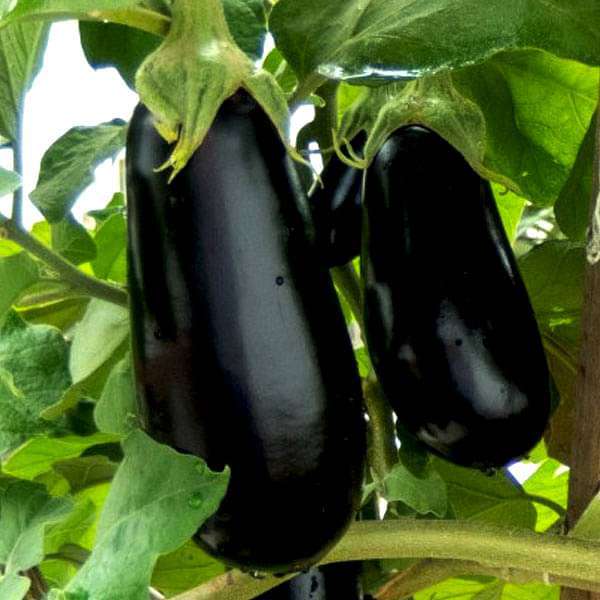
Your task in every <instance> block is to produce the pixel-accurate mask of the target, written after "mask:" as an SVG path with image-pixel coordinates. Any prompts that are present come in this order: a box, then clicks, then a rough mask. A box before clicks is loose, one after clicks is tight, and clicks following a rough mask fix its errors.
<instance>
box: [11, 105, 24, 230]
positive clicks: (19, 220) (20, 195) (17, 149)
mask: <svg viewBox="0 0 600 600" xmlns="http://www.w3.org/2000/svg"><path fill="white" fill-rule="evenodd" d="M12 151H13V171H14V172H15V173H18V174H19V175H20V176H21V179H22V177H23V110H22V109H21V110H19V111H18V114H17V131H16V136H15V139H14V141H13V143H12ZM23 200H24V192H23V185H20V186H19V187H18V188H17V189H16V190H15V192H14V194H13V205H12V213H11V218H12V220H13V222H14V223H16V224H17V225H18V226H19V227H22V226H23Z"/></svg>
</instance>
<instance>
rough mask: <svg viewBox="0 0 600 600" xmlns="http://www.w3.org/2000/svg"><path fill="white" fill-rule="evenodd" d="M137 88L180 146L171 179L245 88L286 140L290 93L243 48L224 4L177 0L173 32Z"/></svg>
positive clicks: (171, 163)
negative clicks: (228, 103) (229, 101)
mask: <svg viewBox="0 0 600 600" xmlns="http://www.w3.org/2000/svg"><path fill="white" fill-rule="evenodd" d="M135 83H136V88H137V90H138V92H139V94H140V97H141V100H142V102H143V103H144V104H145V105H146V106H147V107H148V108H149V109H150V111H151V112H152V113H153V114H154V116H155V120H156V128H157V130H158V131H159V132H160V134H161V135H162V136H163V137H164V138H165V139H166V140H167V141H168V142H176V143H175V146H174V148H173V152H172V154H171V156H170V157H169V159H168V160H167V162H166V163H165V164H164V165H162V167H161V168H162V169H167V168H169V167H170V168H172V173H171V179H172V178H174V177H175V176H176V175H177V173H178V172H179V171H181V169H183V167H184V166H185V165H186V163H187V161H188V160H189V159H190V157H191V156H192V154H193V153H194V151H195V150H196V149H197V148H198V147H199V146H200V145H201V144H202V141H203V140H204V137H205V136H206V134H207V133H208V130H209V128H210V126H211V124H212V121H213V119H214V118H215V116H216V114H217V111H218V110H219V107H220V106H221V104H222V103H223V102H224V101H225V100H226V99H227V98H229V97H230V96H232V95H233V94H234V93H235V92H236V91H237V90H238V89H240V88H245V89H247V90H248V91H249V92H250V93H251V95H252V96H254V98H255V99H256V100H257V101H258V103H259V104H260V105H261V106H262V108H263V109H264V110H265V111H266V112H267V114H268V115H269V116H270V118H271V119H272V120H273V122H274V123H275V125H276V127H277V129H278V130H279V132H280V134H281V136H282V138H283V139H284V140H285V125H284V123H285V120H286V118H287V104H286V100H285V96H284V93H283V91H282V90H281V88H280V87H279V85H278V84H277V82H276V80H275V79H274V78H273V77H272V76H270V75H269V74H267V73H266V72H263V71H260V70H257V69H256V67H255V66H254V63H253V62H252V61H251V60H250V59H249V58H248V56H247V55H246V54H244V52H243V51H242V50H241V49H240V48H239V47H238V46H237V44H236V43H235V41H234V39H233V37H232V35H231V33H230V31H229V29H228V26H227V21H226V20H225V16H224V13H223V7H222V5H221V0H203V1H202V2H197V0H176V1H175V2H174V3H173V10H172V24H171V29H170V31H169V33H168V35H167V37H166V38H165V40H164V42H163V43H162V44H161V46H160V47H159V48H158V49H157V50H156V51H155V52H153V53H152V54H150V55H149V56H148V58H147V59H146V60H145V61H144V62H143V63H142V65H141V66H140V68H139V70H138V72H137V75H136V81H135Z"/></svg>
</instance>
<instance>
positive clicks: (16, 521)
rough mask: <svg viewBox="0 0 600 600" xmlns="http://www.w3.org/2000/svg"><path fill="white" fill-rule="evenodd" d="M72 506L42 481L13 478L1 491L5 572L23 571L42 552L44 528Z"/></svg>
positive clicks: (0, 548) (1, 555)
mask: <svg viewBox="0 0 600 600" xmlns="http://www.w3.org/2000/svg"><path fill="white" fill-rule="evenodd" d="M71 509H72V503H71V501H70V500H69V499H66V498H53V497H51V496H49V495H48V493H47V492H46V488H45V487H44V486H43V485H39V484H36V483H32V482H29V481H18V480H17V481H14V482H10V483H8V484H7V485H6V486H4V488H3V490H2V493H1V494H0V515H1V518H0V563H2V564H4V565H5V569H6V573H15V572H17V571H25V570H27V569H29V568H31V567H33V566H35V565H37V564H39V563H40V562H41V560H42V558H43V556H44V551H43V543H44V530H45V528H46V527H47V526H48V525H49V524H51V523H56V522H57V521H60V520H61V519H62V518H63V517H65V516H66V515H67V514H68V513H69V512H70V511H71Z"/></svg>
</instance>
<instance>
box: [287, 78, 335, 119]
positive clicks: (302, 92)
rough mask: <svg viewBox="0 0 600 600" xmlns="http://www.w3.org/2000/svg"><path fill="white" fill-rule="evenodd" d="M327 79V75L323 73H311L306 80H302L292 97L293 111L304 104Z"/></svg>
mask: <svg viewBox="0 0 600 600" xmlns="http://www.w3.org/2000/svg"><path fill="white" fill-rule="evenodd" d="M326 81H327V77H323V75H319V74H318V73H311V74H310V75H309V76H308V77H307V78H306V79H304V81H301V82H300V83H299V84H298V87H297V88H296V89H295V90H294V93H293V94H292V96H291V97H290V101H289V105H290V110H292V111H293V110H294V109H296V108H298V107H299V106H300V105H301V104H303V103H304V102H305V101H306V99H307V98H308V97H309V96H310V95H311V94H313V93H314V92H316V91H317V90H318V89H319V88H320V87H321V86H322V85H323V84H324V83H325V82H326Z"/></svg>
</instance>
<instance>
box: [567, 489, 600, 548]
mask: <svg viewBox="0 0 600 600" xmlns="http://www.w3.org/2000/svg"><path fill="white" fill-rule="evenodd" d="M569 535H571V536H573V537H576V538H580V539H582V540H599V539H600V498H599V497H598V495H596V496H594V497H593V498H592V500H591V501H590V503H589V504H588V506H587V508H586V509H585V511H584V512H583V514H582V515H581V517H579V520H578V521H577V523H575V527H573V529H571V531H570V532H569Z"/></svg>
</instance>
